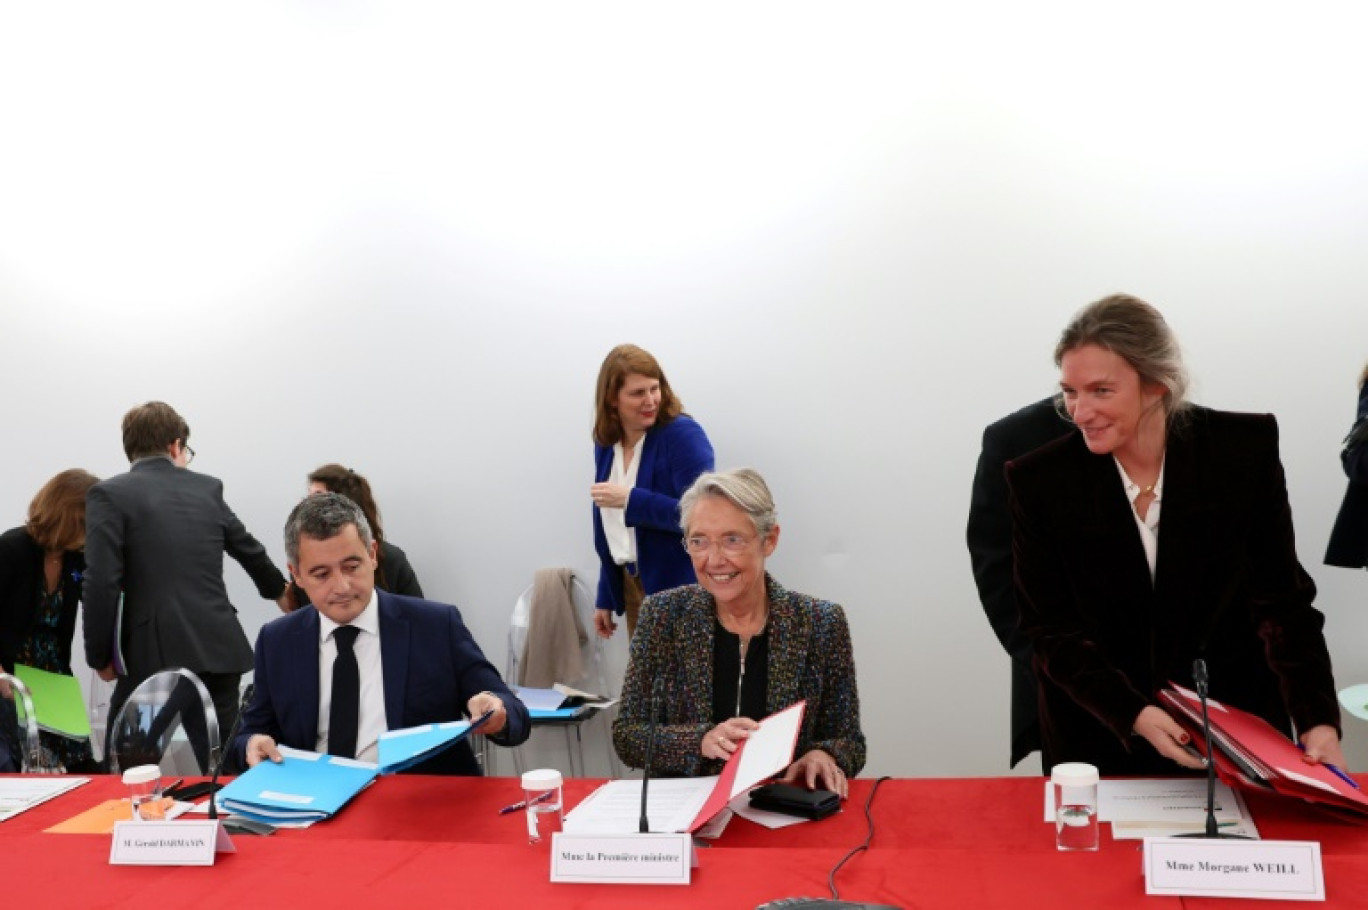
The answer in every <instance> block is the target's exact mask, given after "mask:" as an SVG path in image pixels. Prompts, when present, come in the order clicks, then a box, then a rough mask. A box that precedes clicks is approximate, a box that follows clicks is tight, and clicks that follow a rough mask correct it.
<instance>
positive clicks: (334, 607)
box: [290, 524, 376, 625]
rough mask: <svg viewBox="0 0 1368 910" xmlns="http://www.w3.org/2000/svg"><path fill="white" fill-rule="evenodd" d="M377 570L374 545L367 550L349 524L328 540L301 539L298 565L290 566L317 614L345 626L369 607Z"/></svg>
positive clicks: (291, 571) (305, 537)
mask: <svg viewBox="0 0 1368 910" xmlns="http://www.w3.org/2000/svg"><path fill="white" fill-rule="evenodd" d="M375 568H376V561H375V543H374V542H373V541H372V542H371V545H370V546H369V547H367V546H366V545H365V544H364V543H362V542H361V535H360V534H358V533H357V532H356V525H354V524H350V525H347V526H346V527H344V528H343V529H342V533H340V534H338V535H337V536H336V537H329V538H328V539H327V540H318V539H317V538H314V537H309V536H308V535H300V538H299V564H298V565H295V564H293V563H291V564H290V574H291V575H293V576H294V580H295V584H297V585H299V586H300V587H301V588H303V589H304V590H305V591H306V592H307V593H308V595H309V600H311V601H313V605H314V606H315V607H316V608H317V609H318V612H320V613H322V614H323V615H324V616H326V617H328V618H329V619H331V620H332V621H333V622H335V623H338V624H339V625H346V624H347V623H349V622H351V621H352V620H353V619H355V618H356V617H357V616H360V615H361V611H362V610H364V609H366V605H367V604H368V603H370V599H371V591H373V590H374V589H375Z"/></svg>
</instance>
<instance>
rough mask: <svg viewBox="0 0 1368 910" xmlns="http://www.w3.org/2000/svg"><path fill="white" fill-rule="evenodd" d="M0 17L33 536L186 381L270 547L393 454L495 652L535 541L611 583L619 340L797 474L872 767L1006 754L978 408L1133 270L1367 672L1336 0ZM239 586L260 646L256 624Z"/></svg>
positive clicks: (232, 571) (790, 541)
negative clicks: (308, 497)
mask: <svg viewBox="0 0 1368 910" xmlns="http://www.w3.org/2000/svg"><path fill="white" fill-rule="evenodd" d="M0 9H3V12H0V315H2V316H3V320H2V321H0V382H3V388H4V389H5V392H4V394H3V395H0V427H2V428H3V430H0V432H2V433H3V440H4V444H3V445H2V446H0V477H3V478H4V480H3V482H2V483H0V515H2V516H4V519H3V520H4V522H6V523H8V525H14V524H18V523H20V521H21V520H22V518H23V514H24V509H25V508H26V506H27V503H28V500H29V498H30V497H31V496H32V494H33V493H34V491H36V490H37V488H38V487H39V486H40V485H41V483H42V482H43V481H44V480H45V479H46V478H47V477H49V476H50V475H52V474H53V473H55V472H56V471H58V470H60V469H62V468H66V467H70V466H76V465H79V466H83V467H86V468H89V469H90V470H93V471H95V472H96V473H98V474H100V475H102V476H106V475H109V474H113V473H115V472H118V471H121V470H123V469H124V468H125V467H126V464H125V462H124V460H123V456H122V451H121V448H120V442H119V420H120V417H121V416H122V414H123V413H124V411H125V410H126V409H127V408H128V407H130V406H131V405H133V404H135V403H138V402H141V401H144V400H147V399H151V398H161V399H165V400H167V401H170V402H171V403H173V404H174V405H175V406H176V407H177V408H178V409H179V410H181V412H182V413H183V414H184V415H186V417H187V419H188V420H189V421H190V424H191V427H192V429H193V437H192V443H193V445H194V447H195V448H196V450H197V451H198V452H199V453H200V454H199V457H198V459H197V460H196V462H195V465H194V467H195V469H196V470H202V471H205V472H207V473H211V474H214V475H217V476H219V477H221V478H222V479H223V480H224V482H225V484H226V488H227V496H228V499H229V501H230V503H231V504H232V505H233V506H234V508H235V509H236V510H237V512H238V514H239V515H240V516H241V517H242V519H243V520H244V521H245V522H246V524H247V525H248V527H249V528H251V529H253V530H254V532H255V533H256V534H257V535H258V536H259V537H261V538H262V539H263V540H264V541H265V542H266V543H267V546H268V547H269V549H270V550H271V552H272V553H273V555H275V557H276V558H277V559H278V560H280V561H281V563H282V564H283V550H282V547H281V544H280V541H279V528H280V526H281V524H282V522H283V519H284V517H285V514H286V512H287V510H288V509H289V507H290V506H291V505H292V504H293V502H294V501H295V500H296V499H297V498H298V497H299V496H300V495H302V494H303V492H304V475H305V473H306V472H307V471H309V470H310V469H312V468H313V467H315V466H317V465H318V464H320V463H322V462H325V461H334V460H336V461H341V462H343V463H345V464H348V465H350V466H352V467H355V468H356V469H357V470H360V471H362V472H363V473H365V474H367V475H368V476H369V477H370V479H371V481H372V483H373V484H374V487H375V489H376V491H377V496H378V498H379V500H380V503H381V507H382V509H383V512H384V516H385V519H386V528H387V530H388V532H389V534H390V536H391V537H392V539H393V540H394V541H395V542H396V543H398V544H399V545H400V546H402V547H404V548H405V549H406V550H407V551H408V552H409V554H410V556H411V557H412V561H413V564H414V565H415V567H416V568H417V570H418V572H419V575H420V577H421V579H422V581H423V584H424V587H425V588H426V589H427V590H428V591H429V592H430V594H431V595H433V596H436V597H438V598H442V599H447V600H450V601H452V602H455V603H456V604H458V605H460V606H461V607H462V608H463V610H464V612H465V614H466V617H467V621H468V623H469V624H470V626H471V627H472V629H473V630H474V631H475V633H476V635H477V637H478V639H479V640H480V641H481V643H482V644H483V645H484V646H485V648H486V650H487V651H488V652H489V653H490V654H491V656H493V657H495V659H496V661H497V662H500V663H501V662H502V659H503V651H504V644H503V641H504V639H503V635H504V624H505V619H506V615H507V612H508V610H509V609H510V608H511V605H512V602H513V599H514V597H515V596H516V595H517V593H518V592H519V591H520V590H521V588H522V587H523V586H524V585H525V584H526V583H527V582H528V581H529V580H530V576H531V573H532V572H533V570H534V569H536V568H538V567H542V566H547V565H571V566H574V567H576V568H578V569H581V570H583V571H584V572H585V573H587V574H588V575H589V576H590V578H591V580H592V578H593V573H594V572H595V571H596V569H595V560H594V555H593V550H592V547H591V541H590V526H589V498H588V495H587V492H588V485H589V482H590V480H591V473H592V467H591V464H592V462H591V458H590V440H589V422H590V411H591V403H592V385H593V380H594V376H595V373H596V370H597V368H598V364H599V362H600V360H601V358H602V356H603V355H604V353H605V352H606V351H607V350H608V348H610V347H611V346H612V345H614V344H617V343H619V342H621V341H628V340H630V341H633V342H636V343H638V344H641V345H643V346H644V347H646V348H648V349H650V350H651V351H652V352H654V353H655V354H656V355H657V356H658V357H659V358H660V360H661V362H662V363H663V364H664V365H665V368H666V370H667V372H668V374H669V376H670V379H671V382H672V383H673V384H674V386H675V387H676V389H677V390H678V391H679V393H680V394H681V396H682V398H683V400H684V402H685V404H686V406H687V407H688V409H689V411H690V412H691V413H693V414H694V415H695V416H696V417H697V418H698V419H699V420H700V421H701V422H702V424H703V425H704V427H705V428H706V429H707V430H708V432H709V434H710V436H711V437H712V440H713V442H714V444H715V446H716V449H717V453H718V460H719V464H720V465H722V466H737V465H741V464H749V465H753V466H756V467H758V468H759V469H760V470H762V471H763V472H764V473H765V474H766V476H767V477H768V478H769V480H770V481H771V483H772V485H773V487H774V490H775V493H776V496H777V498H778V502H779V506H780V512H781V520H782V523H783V540H782V542H781V545H780V548H779V551H778V553H777V554H776V555H775V557H774V558H773V560H772V562H771V568H772V570H773V571H774V573H775V574H776V575H777V576H778V577H779V578H780V579H781V580H782V581H783V582H784V583H785V584H787V585H788V586H790V587H792V588H794V589H797V590H801V591H805V592H809V593H814V594H820V595H823V596H826V597H830V598H832V599H835V600H837V601H839V602H841V603H843V604H844V605H845V606H846V608H847V611H848V614H849V616H850V620H851V624H852V629H853V634H854V641H855V650H856V658H857V661H858V664H859V674H860V688H861V691H862V695H863V702H864V706H863V707H864V714H863V720H864V726H865V729H866V731H867V733H868V735H869V739H870V753H869V754H870V761H869V769H868V770H869V771H870V772H871V773H875V772H878V773H894V774H899V775H989V774H998V773H1002V772H1003V771H1004V769H1005V767H1006V757H1007V699H1006V695H1007V662H1006V658H1005V657H1004V656H1003V655H1002V654H1001V652H1000V651H999V649H998V646H997V644H996V641H995V640H994V638H993V636H992V634H991V631H990V629H989V627H988V624H987V622H986V621H985V620H984V619H983V617H982V614H981V612H980V609H979V606H978V602H977V599H976V595H975V591H974V587H973V582H972V578H971V575H970V572H969V563H968V557H967V555H966V552H965V548H964V543H963V530H964V522H965V514H966V508H967V504H968V495H969V485H970V479H971V477H972V474H973V467H974V459H975V457H976V455H977V451H978V444H979V434H980V432H981V429H982V427H983V426H984V425H985V424H986V423H988V422H989V421H991V420H993V419H995V418H997V417H998V416H1000V415H1002V414H1004V413H1006V412H1008V411H1010V410H1012V409H1014V408H1016V407H1017V406H1019V405H1021V404H1024V403H1026V402H1028V401H1031V400H1033V399H1035V398H1037V397H1039V396H1041V395H1042V394H1045V393H1046V392H1048V391H1049V390H1050V388H1051V386H1052V384H1053V382H1054V380H1055V374H1054V370H1053V367H1052V365H1051V363H1050V352H1051V348H1052V346H1053V341H1054V338H1055V336H1056V334H1057V333H1058V331H1059V329H1060V328H1061V327H1062V326H1063V324H1064V323H1065V321H1066V320H1067V319H1068V317H1069V316H1070V315H1071V314H1072V312H1073V311H1074V310H1075V309H1077V308H1078V307H1080V306H1082V305H1083V304H1085V303H1087V302H1089V301H1091V300H1093V299H1095V298H1096V297H1099V296H1101V295H1103V294H1106V293H1109V292H1112V291H1116V290H1125V291H1129V292H1132V293H1136V294H1139V295H1141V296H1143V297H1145V298H1147V299H1149V300H1151V301H1152V302H1154V303H1155V304H1156V305H1158V306H1159V307H1160V308H1161V309H1162V310H1163V311H1164V312H1165V314H1166V315H1167V316H1168V318H1169V320H1170V322H1171V323H1172V325H1173V326H1174V327H1175V329H1176V330H1177V332H1178V333H1179V336H1180V338H1181V340H1182V341H1183V343H1184V345H1185V349H1186V353H1187V356H1188V359H1189V365H1190V367H1191V369H1192V372H1193V373H1194V375H1195V377H1196V379H1197V397H1198V399H1199V400H1200V401H1202V402H1204V403H1206V404H1210V405H1214V406H1218V407H1223V408H1232V409H1245V410H1258V411H1271V412H1274V413H1276V414H1277V415H1278V416H1279V418H1280V420H1281V422H1282V428H1283V459H1284V463H1285V465H1286V468H1287V474H1288V483H1289V487H1290V492H1291V497H1292V503H1293V508H1294V511H1295V516H1296V519H1297V526H1298V530H1299V533H1300V538H1299V550H1300V554H1301V557H1302V560H1303V562H1304V563H1305V564H1306V566H1307V568H1308V569H1309V570H1310V571H1311V573H1312V574H1313V575H1314V576H1315V578H1316V580H1317V582H1318V583H1319V585H1320V589H1321V595H1320V599H1319V605H1320V607H1321V609H1323V610H1324V611H1325V613H1326V615H1327V617H1328V632H1329V636H1330V642H1331V649H1332V651H1333V654H1334V658H1335V662H1336V669H1337V676H1338V678H1339V681H1340V682H1341V684H1346V685H1347V684H1349V683H1352V682H1358V681H1363V680H1365V679H1368V654H1365V651H1364V647H1363V642H1364V641H1365V640H1368V639H1366V638H1365V633H1366V632H1368V611H1365V609H1364V608H1365V600H1368V578H1365V576H1364V575H1363V574H1362V573H1354V572H1349V571H1346V570H1341V569H1329V568H1326V567H1324V566H1322V565H1321V564H1320V559H1321V555H1322V554H1323V552H1324V546H1325V541H1326V537H1327V535H1328V532H1329V527H1330V523H1331V520H1332V518H1333V515H1334V511H1335V508H1336V507H1337V505H1338V502H1339V498H1340V495H1341V493H1342V491H1343V486H1344V478H1343V475H1342V474H1341V473H1340V469H1339V464H1338V460H1337V451H1338V444H1339V441H1340V439H1341V437H1342V436H1343V434H1344V433H1345V431H1346V430H1347V428H1348V425H1349V423H1350V420H1351V418H1352V410H1353V404H1354V383H1355V380H1356V377H1357V373H1358V371H1359V370H1360V369H1361V368H1362V366H1363V364H1364V361H1365V359H1368V349H1366V348H1365V337H1364V336H1365V328H1366V327H1368V319H1365V316H1364V315H1363V308H1362V298H1363V296H1364V293H1365V279H1366V278H1368V275H1366V274H1365V268H1366V266H1365V263H1368V256H1365V252H1364V250H1365V247H1368V121H1365V120H1364V118H1363V117H1362V116H1361V114H1360V113H1359V112H1360V111H1361V108H1362V103H1363V99H1362V87H1363V86H1364V85H1365V84H1368V72H1365V70H1368V66H1365V63H1364V57H1363V54H1362V48H1361V41H1360V37H1361V35H1362V28H1361V27H1362V25H1363V22H1362V21H1360V19H1359V16H1360V14H1359V13H1357V12H1356V6H1355V5H1353V4H1345V5H1342V6H1341V5H1326V4H1318V3H1309V4H1302V5H1299V6H1297V7H1296V8H1295V9H1293V8H1292V7H1288V6H1286V5H1285V4H1279V5H1277V6H1269V7H1261V6H1259V5H1257V4H1253V5H1251V4H1247V3H1221V2H1218V3H1208V4H1197V5H1194V4H1151V5H1147V6H1146V7H1144V8H1143V9H1141V8H1138V7H1134V6H1129V7H1125V8H1124V9H1123V8H1122V7H1120V6H1119V5H1115V4H1097V3H1088V4H1067V3H1060V2H1057V0H1046V2H1043V3H1035V4H1029V5H1022V4H1014V3H1006V2H1002V3H994V2H984V0H979V2H968V3H961V4H954V5H947V4H940V3H937V4H919V3H902V4H893V3H889V4H866V3H845V4H827V5H821V6H805V5H802V4H792V3H784V4H763V5H757V4H735V3H726V4H710V3H701V4H700V3H691V4H676V5H672V6H669V7H663V6H660V5H655V4H638V3H630V4H601V3H593V4H588V3H581V4H559V3H557V4H518V5H511V4H497V5H489V4H479V5H476V4H470V5H460V4H445V3H443V4H431V5H428V4H422V5H414V4H404V3H374V4H372V3H364V2H353V3H328V4H324V3H313V2H292V3H291V2H269V3H236V4H221V5H217V6H214V7H211V6H208V5H205V4H184V3H176V2H167V3H133V4H119V5H113V6H111V5H107V4H78V5H72V4H68V3H60V2H57V3H48V4H11V3H6V4H5V5H4V6H3V8H0ZM1251 495H1258V491H1251ZM227 575H228V578H229V582H230V587H231V591H232V592H233V594H234V596H235V598H236V601H237V603H238V604H239V606H240V608H241V615H242V619H243V623H244V625H245V626H246V627H247V629H248V632H249V634H250V635H253V636H254V635H255V631H256V629H257V628H258V627H259V626H260V625H261V624H262V623H263V622H265V621H267V620H269V619H270V618H271V617H272V615H273V613H274V610H275V607H274V606H273V605H272V604H269V603H266V602H264V601H261V600H259V599H257V598H256V596H255V593H254V591H253V590H252V588H251V586H250V584H249V583H248V581H247V578H246V576H245V575H244V574H243V573H242V572H241V571H240V570H239V569H238V568H237V567H236V566H232V565H230V567H229V568H228V570H227ZM613 645H614V660H615V662H616V665H617V666H618V667H620V666H621V663H622V661H623V660H624V659H625V658H624V653H625V650H624V642H623V640H622V637H621V635H619V638H618V639H616V640H615V641H614V643H613ZM1347 730H1348V739H1349V748H1350V755H1351V764H1352V765H1353V766H1354V767H1355V768H1356V769H1358V770H1363V769H1365V768H1368V731H1365V730H1364V729H1362V728H1361V726H1360V725H1359V722H1358V721H1354V720H1352V719H1351V720H1350V721H1349V723H1348V728H1347Z"/></svg>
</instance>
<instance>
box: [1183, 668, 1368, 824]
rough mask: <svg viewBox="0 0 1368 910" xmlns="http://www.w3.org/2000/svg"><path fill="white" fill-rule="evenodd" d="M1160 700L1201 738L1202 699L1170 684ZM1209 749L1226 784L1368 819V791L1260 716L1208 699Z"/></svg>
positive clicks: (1186, 726) (1218, 774) (1191, 731)
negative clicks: (1310, 757)
mask: <svg viewBox="0 0 1368 910" xmlns="http://www.w3.org/2000/svg"><path fill="white" fill-rule="evenodd" d="M1169 685H1170V686H1172V688H1170V689H1164V690H1163V691H1161V692H1160V693H1159V700H1160V701H1161V702H1163V703H1164V706H1165V707H1167V708H1170V709H1172V710H1171V713H1172V714H1173V716H1174V719H1175V720H1177V721H1178V722H1179V723H1180V724H1182V725H1183V727H1184V728H1186V729H1187V730H1188V731H1189V732H1190V733H1192V734H1193V736H1194V738H1195V739H1196V740H1198V741H1199V742H1201V741H1202V703H1201V700H1200V699H1199V698H1198V697H1197V694H1196V693H1195V692H1192V691H1190V690H1188V689H1184V688H1183V687H1182V686H1179V685H1175V684H1173V683H1170V684H1169ZM1207 707H1208V717H1209V720H1210V723H1211V738H1212V740H1213V741H1214V744H1215V746H1216V748H1215V749H1214V750H1212V751H1211V755H1212V758H1213V759H1214V760H1215V763H1216V774H1217V776H1219V777H1220V778H1221V780H1223V781H1225V782H1226V783H1228V784H1230V785H1232V786H1236V787H1243V788H1245V789H1253V790H1273V791H1274V792H1277V793H1281V794H1283V795H1285V796H1291V797H1294V798H1297V799H1304V800H1307V801H1309V802H1313V803H1319V804H1321V805H1324V806H1327V807H1330V808H1334V809H1337V810H1340V811H1341V812H1347V813H1349V814H1350V815H1353V816H1356V817H1357V818H1358V819H1359V820H1360V821H1363V820H1366V819H1368V796H1365V795H1364V794H1363V792H1362V791H1360V790H1359V789H1358V788H1357V787H1355V786H1354V785H1352V784H1350V783H1349V782H1348V781H1346V780H1344V779H1342V778H1341V777H1340V776H1339V775H1337V774H1335V773H1334V772H1333V771H1331V770H1330V769H1329V768H1328V767H1326V766H1325V765H1322V764H1309V763H1307V762H1306V761H1304V760H1303V758H1302V753H1301V749H1300V748H1298V746H1297V744H1296V743H1294V742H1292V740H1290V739H1288V738H1287V737H1286V736H1284V735H1283V734H1282V733H1279V732H1278V731H1277V730H1276V729H1275V728H1274V727H1273V726H1272V725H1271V724H1269V723H1268V721H1266V720H1264V719H1263V718H1262V717H1258V716H1256V715H1253V714H1250V713H1249V712H1248V711H1241V710H1240V709H1239V708H1234V707H1231V706H1230V705H1226V704H1223V703H1221V702H1219V701H1216V700H1214V699H1207Z"/></svg>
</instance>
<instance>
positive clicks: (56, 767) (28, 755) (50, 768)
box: [0, 673, 66, 774]
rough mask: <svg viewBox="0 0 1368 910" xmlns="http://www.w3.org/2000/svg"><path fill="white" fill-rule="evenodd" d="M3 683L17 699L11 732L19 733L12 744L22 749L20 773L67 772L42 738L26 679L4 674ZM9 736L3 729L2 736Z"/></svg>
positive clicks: (19, 749)
mask: <svg viewBox="0 0 1368 910" xmlns="http://www.w3.org/2000/svg"><path fill="white" fill-rule="evenodd" d="M0 683H4V684H7V685H8V686H9V690H10V694H11V696H12V697H13V699H14V701H13V706H14V713H15V717H16V720H17V723H16V724H15V727H14V730H13V731H11V732H13V733H15V734H17V739H16V740H15V741H14V742H12V743H11V747H13V748H15V749H16V751H17V752H18V757H19V771H20V773H22V774H65V773H66V768H64V767H62V766H61V765H60V764H54V763H53V762H54V761H55V760H54V759H50V758H49V755H48V753H47V752H46V751H45V750H44V749H43V747H42V743H41V742H40V741H39V738H38V714H37V712H35V711H34V710H33V696H32V695H30V694H29V690H28V686H26V685H24V682H23V680H21V679H19V677H17V676H11V675H10V674H8V673H0ZM6 713H8V712H6ZM5 735H6V734H5V732H4V731H0V736H5ZM6 738H8V736H6Z"/></svg>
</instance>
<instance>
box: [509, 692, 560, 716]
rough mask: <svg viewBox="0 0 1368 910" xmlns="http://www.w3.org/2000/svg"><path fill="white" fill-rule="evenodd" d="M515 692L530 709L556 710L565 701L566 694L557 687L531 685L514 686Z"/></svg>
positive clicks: (519, 699)
mask: <svg viewBox="0 0 1368 910" xmlns="http://www.w3.org/2000/svg"><path fill="white" fill-rule="evenodd" d="M513 694H515V695H517V696H518V701H520V702H522V703H523V704H524V705H526V706H527V709H528V710H529V711H531V710H533V709H536V710H539V711H554V710H556V709H557V708H559V707H560V706H561V703H562V702H564V701H565V695H564V694H562V693H560V692H557V691H556V690H555V689H534V688H532V687H531V686H514V687H513Z"/></svg>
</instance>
